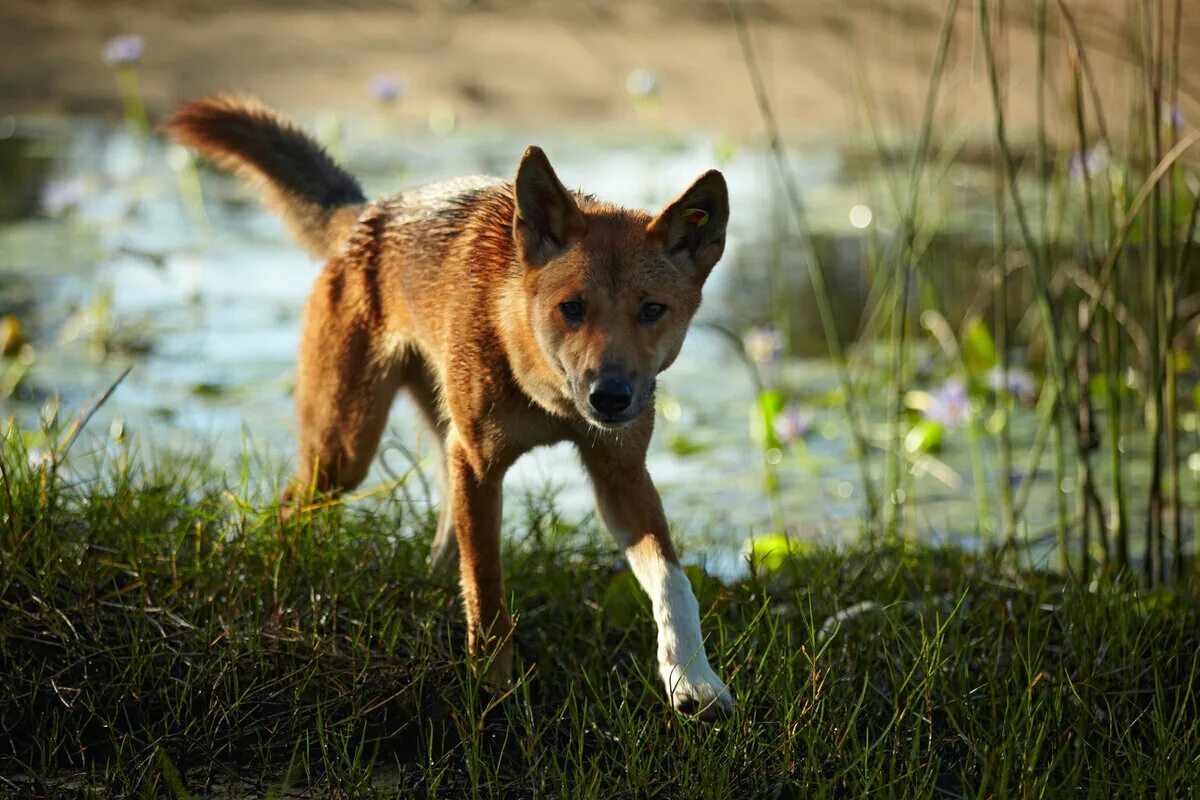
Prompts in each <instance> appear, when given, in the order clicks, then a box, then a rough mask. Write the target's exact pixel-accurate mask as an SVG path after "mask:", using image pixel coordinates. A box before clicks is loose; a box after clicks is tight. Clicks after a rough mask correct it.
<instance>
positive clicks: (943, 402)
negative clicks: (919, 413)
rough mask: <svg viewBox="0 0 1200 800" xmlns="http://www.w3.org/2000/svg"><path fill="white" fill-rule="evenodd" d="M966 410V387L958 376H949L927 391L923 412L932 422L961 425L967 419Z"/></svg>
mask: <svg viewBox="0 0 1200 800" xmlns="http://www.w3.org/2000/svg"><path fill="white" fill-rule="evenodd" d="M967 410H968V401H967V388H966V387H965V386H963V382H962V381H961V380H959V379H958V378H950V379H949V380H947V381H946V382H945V383H943V384H942V385H941V386H939V387H938V388H936V389H934V390H933V391H932V392H930V393H929V405H928V407H926V408H925V409H923V413H924V415H925V419H928V420H931V421H933V422H940V423H942V424H943V425H962V424H963V423H964V422H966V421H967Z"/></svg>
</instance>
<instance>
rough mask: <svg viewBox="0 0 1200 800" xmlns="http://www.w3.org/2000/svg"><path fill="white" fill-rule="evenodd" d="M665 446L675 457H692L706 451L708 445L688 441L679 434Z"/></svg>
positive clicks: (691, 440)
mask: <svg viewBox="0 0 1200 800" xmlns="http://www.w3.org/2000/svg"><path fill="white" fill-rule="evenodd" d="M667 446H668V447H670V448H671V452H672V453H674V454H675V455H677V456H694V455H695V454H696V453H703V452H704V451H705V450H707V449H708V445H706V444H702V443H701V442H697V441H695V440H693V439H689V438H688V437H687V436H685V435H683V434H681V433H679V434H676V435H674V436H672V437H671V439H670V441H669V442H668V443H667Z"/></svg>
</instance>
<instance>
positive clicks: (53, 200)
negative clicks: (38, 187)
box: [41, 177, 88, 216]
mask: <svg viewBox="0 0 1200 800" xmlns="http://www.w3.org/2000/svg"><path fill="white" fill-rule="evenodd" d="M87 193H88V188H87V183H85V182H84V180H83V178H80V177H73V178H65V179H59V180H52V181H49V182H47V183H46V185H45V186H43V187H42V197H41V200H42V208H43V209H44V210H45V211H46V213H47V214H50V215H51V216H58V215H60V214H63V213H65V212H67V211H70V210H71V209H73V208H75V207H76V206H77V205H79V204H80V203H81V202H82V201H83V199H84V198H85V197H87Z"/></svg>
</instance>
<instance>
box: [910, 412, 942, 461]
mask: <svg viewBox="0 0 1200 800" xmlns="http://www.w3.org/2000/svg"><path fill="white" fill-rule="evenodd" d="M945 432H946V426H945V425H943V424H942V423H940V422H936V421H934V420H931V419H923V420H921V421H920V422H918V423H917V424H916V425H913V427H912V430H910V431H909V432H908V435H907V436H905V437H904V450H905V451H906V452H908V453H936V452H938V451H939V450H941V449H942V436H943V435H944V434H945Z"/></svg>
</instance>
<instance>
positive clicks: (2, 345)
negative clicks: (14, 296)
mask: <svg viewBox="0 0 1200 800" xmlns="http://www.w3.org/2000/svg"><path fill="white" fill-rule="evenodd" d="M24 346H25V336H24V335H23V334H22V333H21V320H19V319H17V315H16V314H6V315H5V316H4V318H3V319H0V355H3V356H4V357H5V358H12V357H13V356H15V355H16V354H17V353H19V352H20V351H21V348H22V347H24Z"/></svg>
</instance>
